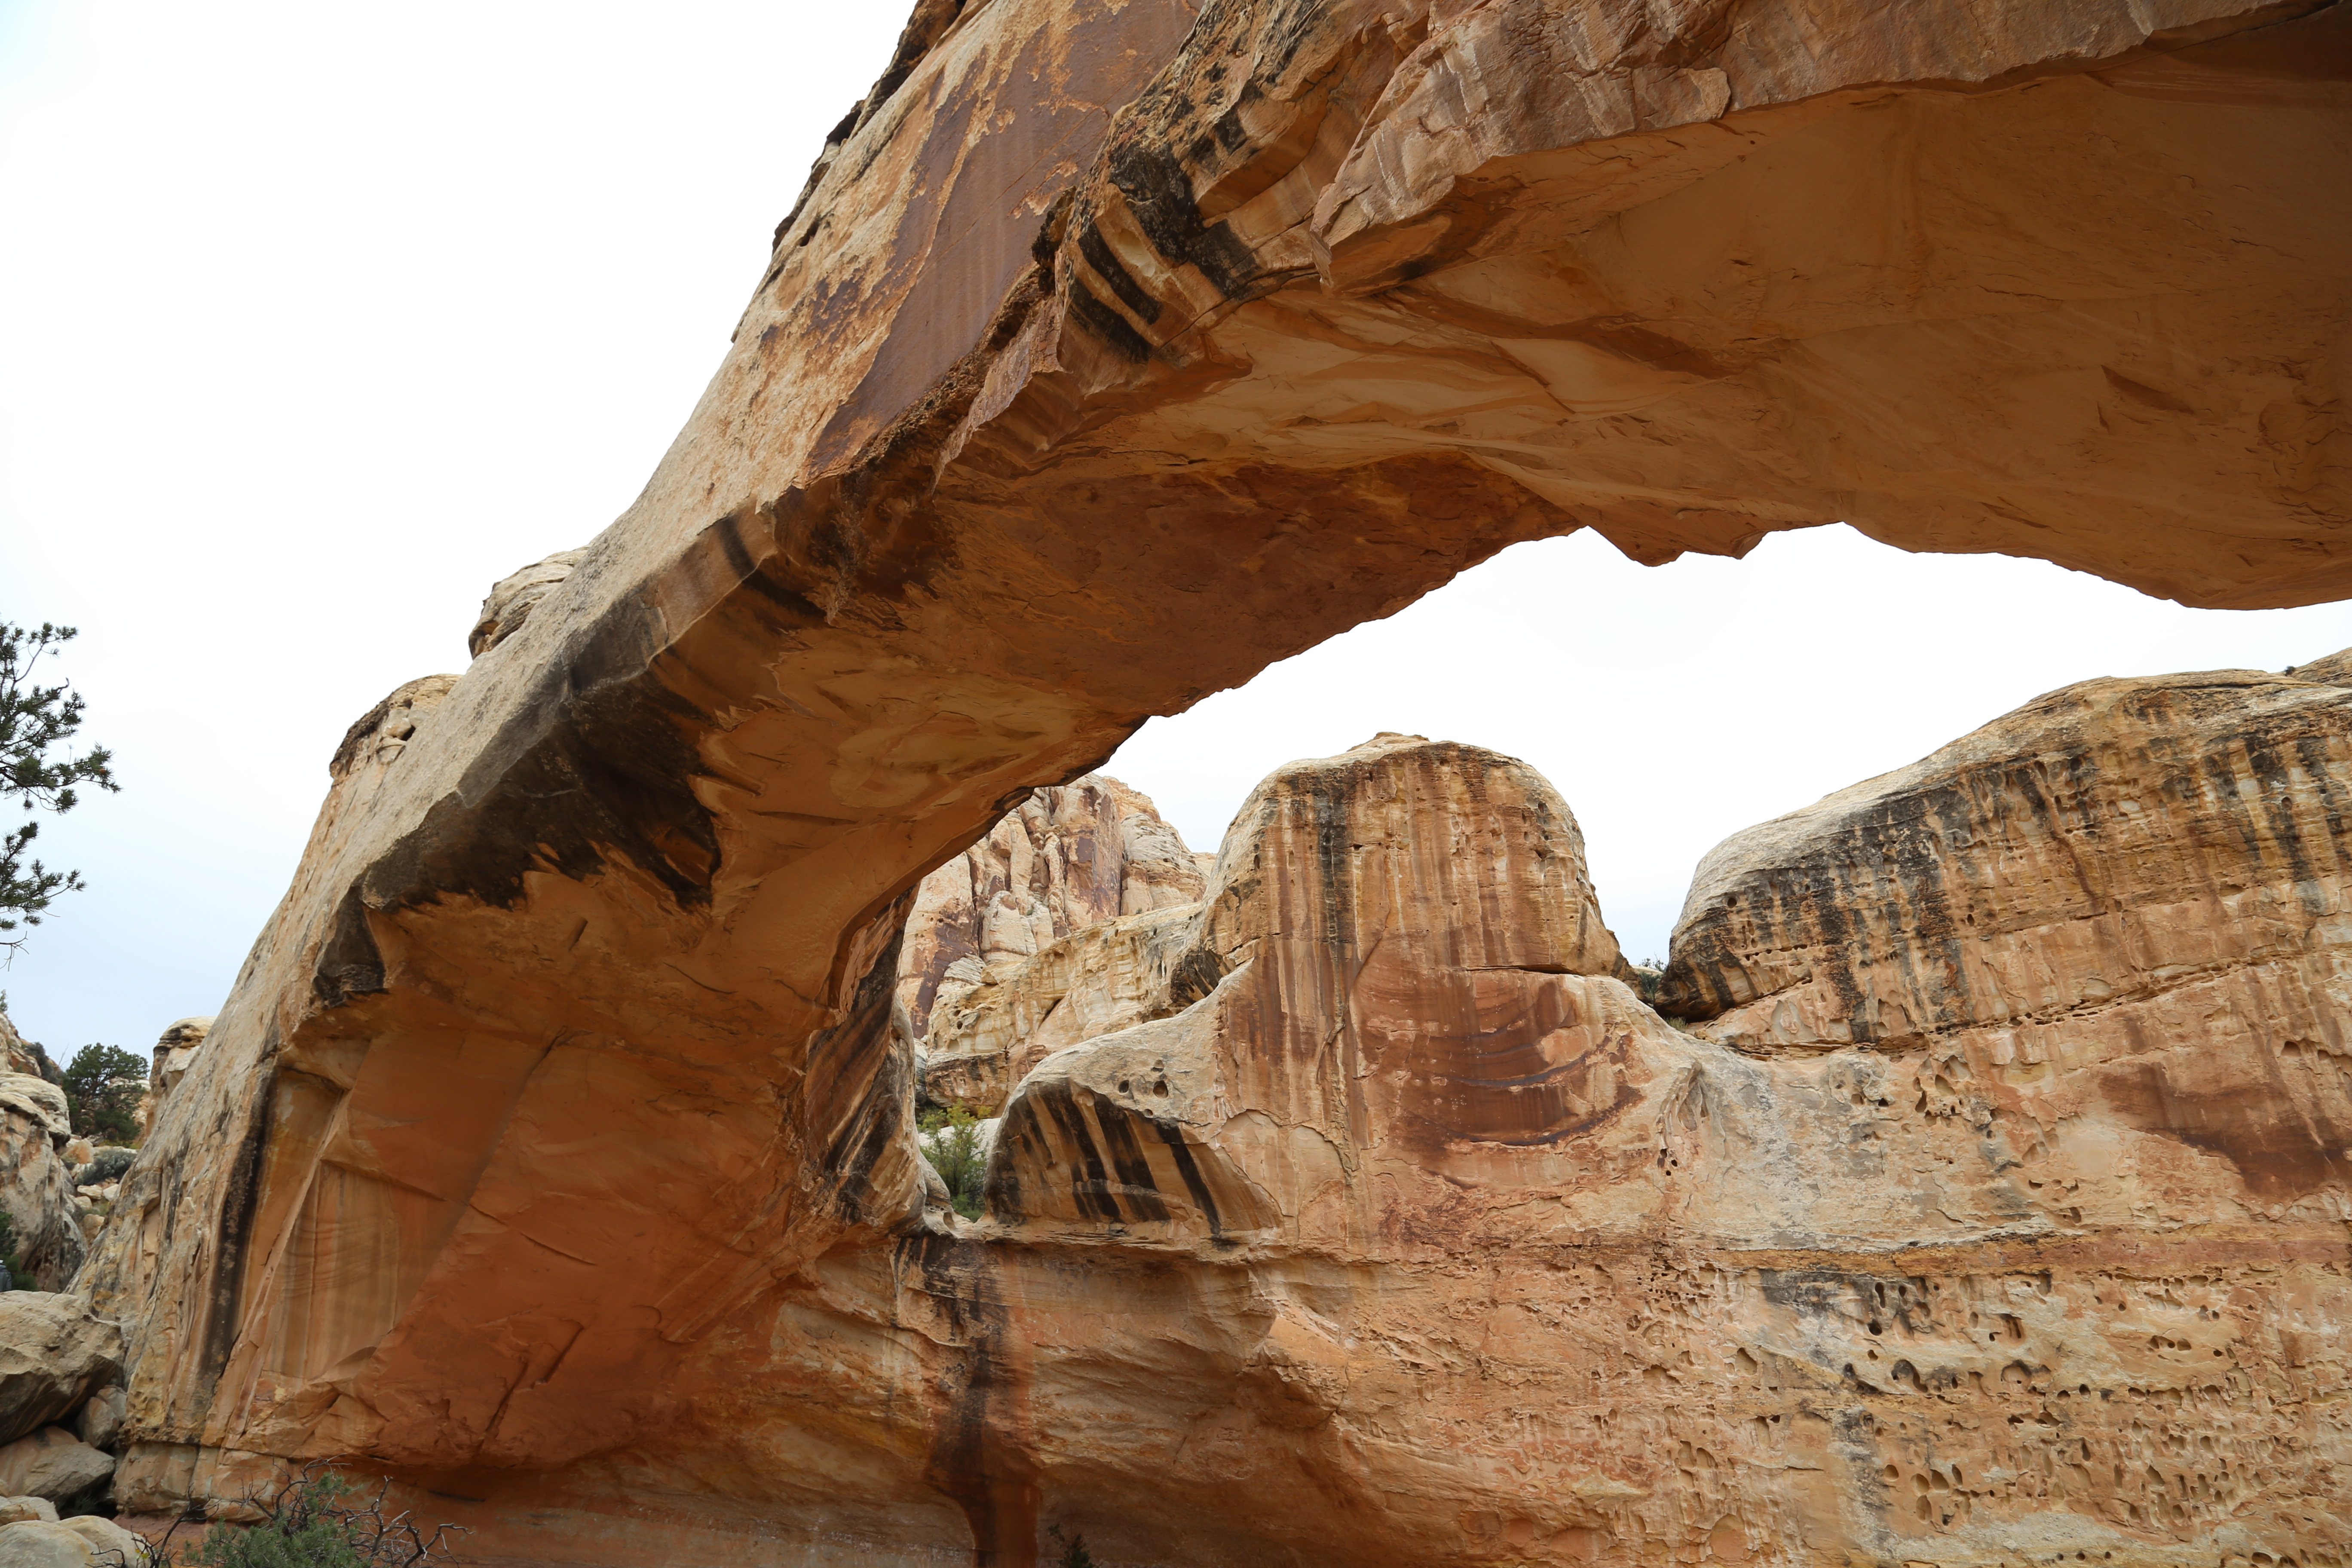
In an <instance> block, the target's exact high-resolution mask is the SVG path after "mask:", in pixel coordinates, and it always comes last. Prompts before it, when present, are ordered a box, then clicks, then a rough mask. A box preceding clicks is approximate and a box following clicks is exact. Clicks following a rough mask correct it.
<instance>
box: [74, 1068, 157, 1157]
mask: <svg viewBox="0 0 2352 1568" xmlns="http://www.w3.org/2000/svg"><path fill="white" fill-rule="evenodd" d="M61 1087H62V1088H63V1089H65V1091H66V1110H68V1113H70V1115H71V1116H72V1118H73V1130H74V1131H76V1132H79V1133H80V1134H81V1135H82V1136H83V1137H85V1138H93V1137H94V1138H106V1139H110V1140H112V1141H113V1142H117V1143H128V1142H131V1141H132V1140H133V1139H135V1138H137V1137H138V1136H139V1097H140V1096H141V1095H142V1094H143V1093H144V1092H146V1089H147V1064H146V1063H145V1062H142V1061H141V1060H140V1059H139V1058H137V1057H135V1056H132V1055H131V1053H130V1052H129V1051H126V1050H123V1049H121V1048H120V1047H115V1046H84V1047H82V1048H81V1049H79V1050H78V1051H76V1052H75V1053H74V1059H73V1060H72V1061H71V1062H69V1063H68V1064H67V1066H66V1070H65V1082H64V1084H63V1085H62V1086H61Z"/></svg>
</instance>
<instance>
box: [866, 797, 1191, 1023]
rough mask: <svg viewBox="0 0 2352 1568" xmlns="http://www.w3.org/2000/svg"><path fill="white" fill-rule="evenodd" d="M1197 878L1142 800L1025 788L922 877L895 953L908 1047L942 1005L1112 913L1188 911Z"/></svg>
mask: <svg viewBox="0 0 2352 1568" xmlns="http://www.w3.org/2000/svg"><path fill="white" fill-rule="evenodd" d="M1201 882H1202V871H1201V868H1200V866H1199V864H1198V862H1197V861H1195V859H1194V858H1193V856H1192V851H1191V850H1190V849H1187V848H1186V847H1184V839H1183V837H1182V836H1181V834H1179V833H1178V832H1177V831H1176V830H1175V829H1174V828H1173V827H1171V826H1169V825H1168V824H1167V823H1165V822H1162V821H1161V820H1160V814H1159V812H1158V811H1156V810H1155V809H1154V808H1153V807H1152V805H1151V802H1150V799H1149V798H1147V797H1146V796H1144V795H1139V794H1138V793H1137V792H1136V791H1134V790H1131V789H1129V788H1128V787H1127V786H1126V785H1125V784H1120V783H1119V782H1118V780H1117V779H1110V778H1101V777H1089V778H1084V779H1080V780H1079V781H1078V782H1077V783H1076V784H1066V785H1061V786H1058V787H1055V788H1052V789H1041V790H1034V791H1032V792H1030V795H1029V796H1028V798H1027V799H1025V800H1024V801H1023V802H1022V803H1021V804H1020V805H1018V806H1016V807H1014V808H1013V810H1012V811H1010V812H1008V813H1006V814H1005V815H1004V816H1003V817H1002V818H1000V819H999V820H998V822H997V824H996V826H994V827H993V828H992V829H991V830H990V832H989V834H988V836H987V837H984V838H982V840H981V841H980V842H979V843H977V844H974V845H973V846H972V847H971V848H970V849H967V850H965V851H964V852H963V853H962V854H961V855H960V856H958V857H957V858H954V859H952V860H950V861H949V862H948V863H947V864H946V865H944V866H942V867H940V868H939V869H938V870H936V871H933V872H932V873H931V874H930V875H929V876H928V877H926V878H924V879H923V880H922V883H921V885H920V886H919V887H918V888H917V889H915V901H914V906H913V908H912V909H911V910H909V911H908V916H907V931H906V938H905V941H904V942H903V944H902V945H901V947H900V949H899V954H898V1005H900V1006H901V1007H903V1008H905V1009H906V1013H907V1018H908V1027H909V1029H910V1030H911V1032H912V1033H913V1034H914V1035H915V1036H916V1037H918V1038H921V1037H924V1036H925V1035H926V1034H927V1033H928V1032H929V1027H930V1021H931V1012H932V1009H933V1007H934V1006H935V1005H938V1004H939V1003H940V1001H941V1000H942V998H943V996H944V997H945V998H948V999H952V998H954V997H957V996H961V994H964V993H966V992H968V991H970V990H971V987H972V986H973V985H976V984H980V983H981V982H982V980H984V979H986V978H988V977H989V976H990V975H991V974H994V973H1003V972H1005V971H1007V970H1010V969H1012V968H1013V967H1015V966H1017V965H1018V964H1019V963H1021V961H1022V960H1024V959H1025V958H1027V957H1029V956H1030V955H1031V954H1033V953H1034V952H1038V951H1039V950H1040V949H1041V948H1045V947H1048V946H1050V945H1052V944H1053V942H1055V941H1056V940H1058V939H1059V938H1062V937H1065V936H1067V935H1068V934H1069V933H1070V932H1072V931H1077V930H1081V929H1083V928H1085V927H1087V926H1092V925H1096V924H1098V923H1099V922H1101V921H1106V920H1108V919H1110V918H1112V917H1113V916H1115V915H1120V914H1134V913H1136V912H1138V911H1140V910H1156V909H1161V908H1164V907H1166V906H1169V905H1171V904H1183V903H1190V902H1192V900H1196V899H1198V898H1199V897H1200V896H1201Z"/></svg>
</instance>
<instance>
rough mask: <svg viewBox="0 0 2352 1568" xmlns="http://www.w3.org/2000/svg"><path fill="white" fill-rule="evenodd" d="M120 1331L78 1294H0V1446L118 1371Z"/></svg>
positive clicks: (75, 1403) (54, 1416)
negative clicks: (94, 1313)
mask: <svg viewBox="0 0 2352 1568" xmlns="http://www.w3.org/2000/svg"><path fill="white" fill-rule="evenodd" d="M121 1358H122V1334H121V1331H120V1330H119V1329H117V1328H116V1327H115V1325H114V1324H112V1323H110V1322H108V1321H106V1320H105V1319H103V1318H100V1317H97V1316H95V1315H93V1314H92V1313H91V1312H90V1311H89V1308H88V1307H87V1306H86V1305H85V1304H84V1303H83V1302H82V1300H80V1299H79V1298H78V1297H74V1296H68V1295H58V1294H50V1293H47V1292H44V1291H38V1290H11V1291H8V1292H7V1293H6V1294H5V1295H0V1444H5V1443H13V1442H15V1441H16V1440H17V1439H18V1438H20V1437H26V1436H30V1435H32V1434H33V1433H34V1432H36V1431H38V1430H39V1429H40V1428H42V1427H44V1426H48V1425H49V1424H50V1423H52V1422H55V1421H60V1420H63V1419H64V1418H65V1417H66V1416H68V1415H71V1414H72V1413H73V1411H74V1410H75V1409H76V1408H77V1407H79V1405H80V1404H81V1403H82V1401H83V1400H85V1399H87V1398H89V1395H90V1394H91V1393H92V1392H94V1391H95V1390H97V1389H99V1388H100V1387H102V1386H104V1385H105V1384H109V1383H110V1382H112V1381H113V1380H114V1379H116V1378H117V1377H119V1376H121V1373H122V1359H121ZM5 1490H7V1489H6V1488H5V1487H0V1491H5Z"/></svg>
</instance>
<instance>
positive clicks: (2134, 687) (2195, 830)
mask: <svg viewBox="0 0 2352 1568" xmlns="http://www.w3.org/2000/svg"><path fill="white" fill-rule="evenodd" d="M2338 657H2339V658H2340V657H2341V656H2338ZM2329 663H2330V661H2326V660H2323V661H2320V662H2319V663H2318V664H2316V665H2314V666H2311V667H2307V668H2312V669H2324V668H2326V666H2327V665H2328V664H2329ZM2347 786H2352V690H2347V689H2346V688H2344V687H2341V686H2336V685H2333V684H2324V683H2317V682H2314V681H2311V680H2306V679H2303V678H2302V677H2300V676H2281V675H2270V674H2266V673H2264V672H2263V671H2260V670H2215V671H2208V672H2205V673H2201V674H2191V675H2172V676H2159V677H2154V678H2147V679H2129V680H2094V681H2085V682H2084V683H2082V684H2080V685H2077V686H2070V687H2067V688H2065V689H2063V690H2059V691H2053V692H2052V693H2050V694H2049V695H2048V696H2046V697H2042V698H2040V699H2038V700H2035V701H2033V702H2031V703H2029V704H2027V705H2026V706H2025V707H2023V708H2021V709H2019V710H2017V711H2016V712H2014V713H2011V714H2008V715H2006V716H2004V717H2002V718H2000V719H1997V720H1995V721H1993V722H1991V723H1990V724H1988V725H1986V726H1985V727H1984V728H1983V729H1981V730H1979V731H1976V732H1975V733H1974V734H1971V735H1969V736H1967V737H1965V738H1964V739H1961V740H1959V741H1956V742H1953V743H1952V744H1951V745H1949V746H1947V747H1945V748H1944V749H1943V750H1942V751H1939V752H1937V753H1935V754H1934V755H1933V756H1930V757H1928V758H1926V759H1925V760H1923V761H1921V762H1919V763H1915V764H1913V765H1912V766H1910V767H1908V768H1905V769H1902V770H1901V771H1899V772H1896V773H1888V774H1886V775H1885V777H1883V778H1876V779H1872V780H1870V781H1868V782H1867V783H1864V784H1856V785H1854V786H1853V788H1851V789H1848V790H1844V791H1842V792H1840V793H1839V794H1837V795H1832V796H1830V797H1829V798H1828V799H1826V800H1823V801H1822V802H1821V803H1820V804H1818V805H1812V806H1809V807H1807V808H1806V809H1805V810H1803V811H1800V812H1795V813H1792V814H1790V816H1784V817H1781V818H1780V819H1779V820H1777V821H1774V822H1769V823H1765V824H1763V825H1762V826H1758V827H1754V828H1750V829H1749V830H1748V831H1747V832H1746V833H1743V834H1741V835H1739V836H1738V837H1734V838H1732V839H1731V840H1729V841H1727V843H1725V844H1724V845H1722V846H1720V847H1718V848H1717V849H1716V850H1715V851H1714V852H1713V853H1712V854H1710V855H1709V856H1708V857H1707V858H1706V861H1705V862H1703V863H1702V864H1701V866H1700V867H1699V870H1698V877H1697V880H1696V883H1695V885H1694V886H1693V888H1692V890H1691V895H1690V900H1689V902H1688V904H1687V905H1686V906H1685V910H1684V911H1683V918H1682V921H1681V923H1680V924H1679V926H1678V927H1677V928H1676V931H1675V943H1674V963H1673V964H1672V966H1671V967H1670V969H1669V970H1668V972H1667V974H1666V979H1665V984H1664V988H1663V993H1662V996H1661V1005H1662V1006H1663V1007H1664V1010H1665V1011H1667V1012H1669V1013H1678V1014H1680V1015H1682V1016H1685V1017H1691V1018H1703V1019H1705V1020H1706V1023H1705V1024H1704V1025H1703V1026H1702V1032H1703V1033H1705V1034H1706V1035H1708V1036H1710V1037H1714V1038H1716V1039H1719V1040H1722V1041H1725V1042H1726V1043H1727V1044H1730V1045H1733V1046H1736V1047H1739V1048H1741V1049H1745V1050H1750V1051H1755V1052H1761V1053H1781V1052H1790V1051H1814V1050H1830V1049H1836V1048H1838V1047H1845V1046H1868V1047H1873V1048H1875V1049H1879V1050H1884V1051H1891V1052H1895V1053H1899V1054H1901V1055H1904V1056H1906V1057H1911V1058H1916V1062H1917V1068H1916V1090H1906V1093H1916V1099H1917V1100H1918V1104H1919V1108H1920V1109H1921V1110H1926V1111H1929V1112H1931V1113H1934V1114H1946V1115H1948V1114H1957V1113H1961V1112H1962V1111H1964V1110H1965V1111H1966V1113H1967V1114H1969V1115H1970V1116H1972V1117H1981V1116H1985V1115H1991V1116H1998V1117H2000V1119H2002V1121H2003V1122H2004V1124H2005V1125H2006V1126H2007V1128H2008V1129H2009V1134H2008V1135H2009V1136H2010V1137H2011V1140H2012V1141H2013V1142H2015V1143H2016V1144H2017V1146H2018V1148H2019V1149H2020V1151H2021V1153H2022V1154H2023V1156H2024V1157H2025V1158H2027V1159H2028V1160H2029V1161H2031V1160H2037V1159H2040V1158H2042V1157H2045V1156H2048V1155H2052V1154H2053V1153H2055V1152H2058V1151H2059V1149H2060V1146H2061V1145H2063V1144H2065V1143H2067V1142H2069V1141H2070V1139H2071V1140H2072V1142H2074V1143H2075V1144H2076V1145H2077V1147H2076V1149H2075V1150H2074V1152H2073V1154H2072V1155H2071V1156H2070V1157H2067V1158H2064V1159H2062V1160H2061V1161H2060V1165H2059V1168H2057V1169H2053V1170H2052V1171H2050V1172H2046V1173H2045V1174H2046V1175H2048V1176H2049V1178H2050V1179H2051V1180H2053V1182H2056V1181H2063V1184H2064V1185H2065V1186H2067V1187H2069V1188H2078V1187H2080V1188H2083V1189H2084V1190H2086V1191H2088V1192H2089V1193H2090V1194H2091V1196H2090V1197H2089V1199H2088V1201H2089V1202H2090V1203H2091V1204H2093V1205H2101V1204H2105V1205H2130V1204H2137V1203H2155V1204H2157V1205H2158V1206H2159V1207H2161V1208H2166V1209H2168V1210H2177V1211H2179V1212H2180V1213H2182V1214H2184V1215H2185V1214H2194V1213H2201V1212H2204V1211H2205V1210H2207V1209H2208V1208H2209V1207H2210V1203H2211V1202H2212V1201H2213V1200H2214V1198H2215V1197H2216V1195H2217V1194H2228V1202H2229V1203H2230V1205H2231V1206H2232V1207H2233V1208H2235V1209H2239V1210H2242V1211H2245V1212H2259V1211H2263V1210H2270V1209H2275V1208H2277V1207H2279V1206H2281V1205H2284V1206H2287V1207H2295V1206H2298V1205H2303V1204H2305V1203H2306V1202H2308V1201H2310V1200H2312V1198H2313V1196H2314V1194H2316V1193H2319V1192H2321V1191H2323V1190H2326V1189H2329V1188H2332V1187H2334V1186H2336V1185H2340V1184H2342V1183H2343V1182H2344V1181H2345V1180H2346V1178H2347V1176H2352V1033H2347V1024H2346V1021H2347V1018H2352V846H2347V838H2346V828H2345V822H2346V819H2347V808H2352V787H2347ZM2061 1129H2069V1130H2071V1132H2070V1133H2069V1134H2068V1135H2067V1136H2061V1133H2060V1130H2061ZM2094 1131H2099V1133H2100V1136H2102V1137H2105V1138H2106V1139H2108V1140H2109V1142H2106V1143H2104V1144H2102V1145H2101V1146H2100V1147H2099V1148H2098V1149H2097V1150H2096V1151H2095V1152H2085V1151H2084V1149H2083V1148H2081V1147H2080V1144H2081V1142H2082V1140H2084V1139H2085V1138H2088V1137H2091V1136H2092V1135H2093V1133H2094ZM2117 1137H2120V1138H2121V1139H2122V1140H2123V1141H2122V1142H2120V1143H2115V1142H2112V1140H2113V1139H2115V1138H2117ZM2085 1160H2087V1161H2089V1162H2090V1163H2091V1165H2092V1166H2093V1167H2094V1168H2095V1170H2096V1171H2097V1172H2098V1173H2099V1175H2100V1176H2102V1177H2106V1176H2109V1175H2115V1176H2120V1177H2122V1178H2123V1179H2122V1180H2120V1181H2105V1180H2101V1181H2095V1182H2089V1183H2085V1182H2084V1175H2083V1172H2082V1170H2081V1169H2080V1165H2081V1163H2082V1162H2084V1161H2085ZM2164 1194H2178V1195H2177V1196H2170V1197H2168V1196H2166V1195H2164ZM2122 1212H2123V1211H2122V1210H2121V1209H2117V1210H2116V1214H2115V1215H2114V1216H2113V1217H2120V1216H2121V1214H2122Z"/></svg>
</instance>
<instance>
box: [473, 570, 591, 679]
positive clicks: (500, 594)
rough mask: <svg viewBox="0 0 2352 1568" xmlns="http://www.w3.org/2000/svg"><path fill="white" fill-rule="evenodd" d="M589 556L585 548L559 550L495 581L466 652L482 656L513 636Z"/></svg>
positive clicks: (475, 621)
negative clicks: (542, 601)
mask: <svg viewBox="0 0 2352 1568" xmlns="http://www.w3.org/2000/svg"><path fill="white" fill-rule="evenodd" d="M587 558H588V552H586V551H585V550H559V551H557V552H555V553H554V554H552V555H550V556H548V557H547V558H546V559H545V560H542V561H536V562H533V563H531V564H530V565H529V566H526V567H524V568H523V569H522V570H521V571H520V572H515V573H512V574H509V575H507V576H504V577H501V578H499V580H498V581H497V582H496V583H494V584H491V585H490V592H489V596H488V598H486V599H484V600H483V601H482V609H481V614H479V615H478V616H476V617H475V618H474V629H473V630H472V631H471V632H470V633H468V634H467V637H466V651H467V652H468V653H470V654H472V655H473V656H474V657H475V658H481V657H482V655H484V654H486V653H488V652H489V651H490V649H492V648H494V647H498V646H499V644H500V643H502V642H504V641H505V640H506V639H507V638H509V637H512V636H513V635H514V634H515V632H516V630H517V629H518V628H520V626H521V625H522V624H523V622H524V621H525V620H527V619H529V618H530V612H531V610H532V608H533V607H534V606H536V605H538V603H539V602H540V601H541V599H544V598H546V597H547V596H548V595H550V594H551V593H553V592H554V591H555V590H556V587H557V586H558V585H559V584H562V581H563V580H564V579H565V578H566V577H569V576H571V575H572V571H573V569H574V568H575V567H577V566H578V565H579V564H580V563H581V562H583V561H584V560H586V559H587Z"/></svg>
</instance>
